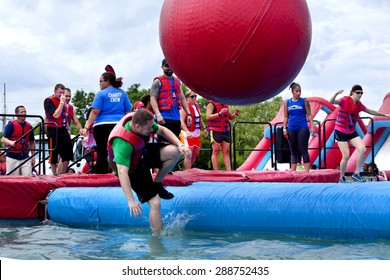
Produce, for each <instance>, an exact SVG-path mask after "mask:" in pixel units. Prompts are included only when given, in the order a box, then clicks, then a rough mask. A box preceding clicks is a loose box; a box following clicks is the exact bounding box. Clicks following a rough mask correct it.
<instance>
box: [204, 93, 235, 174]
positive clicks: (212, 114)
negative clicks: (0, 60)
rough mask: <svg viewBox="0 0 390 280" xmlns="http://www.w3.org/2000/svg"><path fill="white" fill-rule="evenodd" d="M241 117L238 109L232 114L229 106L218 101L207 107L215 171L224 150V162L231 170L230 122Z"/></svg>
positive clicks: (210, 102)
mask: <svg viewBox="0 0 390 280" xmlns="http://www.w3.org/2000/svg"><path fill="white" fill-rule="evenodd" d="M239 115H240V110H239V109H236V112H235V113H234V114H231V113H230V110H229V106H228V105H226V104H221V103H218V102H216V101H209V102H208V103H207V106H206V119H207V126H208V130H209V131H210V141H211V148H212V155H211V164H212V166H213V169H214V170H218V156H219V152H220V150H221V148H222V156H223V162H224V164H225V168H226V170H231V169H232V168H231V162H230V120H234V119H235V118H237V117H238V116H239Z"/></svg>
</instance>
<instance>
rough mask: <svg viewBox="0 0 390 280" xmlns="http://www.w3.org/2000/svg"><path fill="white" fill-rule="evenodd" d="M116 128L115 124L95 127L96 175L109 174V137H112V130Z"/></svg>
mask: <svg viewBox="0 0 390 280" xmlns="http://www.w3.org/2000/svg"><path fill="white" fill-rule="evenodd" d="M114 127H115V124H102V125H97V126H94V127H93V137H94V138H95V141H96V152H97V160H96V173H97V174H106V173H109V169H108V161H107V156H108V153H107V144H108V136H110V133H111V130H112V129H113V128H114Z"/></svg>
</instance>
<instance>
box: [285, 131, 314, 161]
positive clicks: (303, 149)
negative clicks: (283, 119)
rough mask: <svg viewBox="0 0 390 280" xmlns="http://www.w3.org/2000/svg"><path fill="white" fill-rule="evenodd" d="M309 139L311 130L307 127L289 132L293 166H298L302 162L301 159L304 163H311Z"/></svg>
mask: <svg viewBox="0 0 390 280" xmlns="http://www.w3.org/2000/svg"><path fill="white" fill-rule="evenodd" d="M309 137H310V130H309V128H307V127H305V128H302V129H300V130H289V131H288V141H289V143H290V150H291V164H297V163H298V162H301V157H302V158H303V162H304V163H309V162H310V157H309V151H308V146H309Z"/></svg>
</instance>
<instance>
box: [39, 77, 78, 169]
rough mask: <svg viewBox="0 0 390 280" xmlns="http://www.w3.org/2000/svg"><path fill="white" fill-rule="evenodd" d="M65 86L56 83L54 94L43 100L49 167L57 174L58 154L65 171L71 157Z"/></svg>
mask: <svg viewBox="0 0 390 280" xmlns="http://www.w3.org/2000/svg"><path fill="white" fill-rule="evenodd" d="M64 93H65V86H64V85H63V84H57V85H56V86H55V87H54V94H53V95H52V96H50V97H48V98H46V99H45V101H44V108H45V116H46V118H45V122H46V127H47V138H48V140H49V149H50V159H49V163H50V167H51V172H52V173H53V175H57V166H58V156H60V157H61V160H62V170H60V171H59V173H66V170H67V168H68V165H69V161H70V160H71V159H72V158H73V149H72V141H71V139H70V135H69V132H68V110H67V106H66V98H65V95H64Z"/></svg>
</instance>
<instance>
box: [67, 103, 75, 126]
mask: <svg viewBox="0 0 390 280" xmlns="http://www.w3.org/2000/svg"><path fill="white" fill-rule="evenodd" d="M73 114H74V107H73V105H72V104H68V124H69V126H70V124H71V122H72V120H73Z"/></svg>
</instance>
